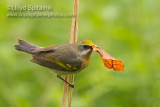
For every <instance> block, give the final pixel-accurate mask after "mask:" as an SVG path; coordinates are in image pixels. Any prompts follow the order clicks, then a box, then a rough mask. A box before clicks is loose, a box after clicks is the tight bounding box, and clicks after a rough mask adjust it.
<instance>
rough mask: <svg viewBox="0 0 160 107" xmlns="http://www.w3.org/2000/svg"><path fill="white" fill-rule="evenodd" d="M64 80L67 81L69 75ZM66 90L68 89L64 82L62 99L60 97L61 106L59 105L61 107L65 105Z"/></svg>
mask: <svg viewBox="0 0 160 107" xmlns="http://www.w3.org/2000/svg"><path fill="white" fill-rule="evenodd" d="M65 80H66V81H69V75H66V78H65ZM67 89H68V84H67V83H66V82H64V88H63V97H62V105H61V107H65V105H66V99H67Z"/></svg>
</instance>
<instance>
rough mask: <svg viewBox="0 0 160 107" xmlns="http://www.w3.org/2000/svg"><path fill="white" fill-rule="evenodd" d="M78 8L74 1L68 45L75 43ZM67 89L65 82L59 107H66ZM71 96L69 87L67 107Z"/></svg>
mask: <svg viewBox="0 0 160 107" xmlns="http://www.w3.org/2000/svg"><path fill="white" fill-rule="evenodd" d="M78 8H79V0H75V3H74V11H73V15H74V17H73V18H72V26H71V32H70V41H69V43H74V42H77V34H78ZM65 80H66V81H68V82H69V75H66V78H65ZM71 83H72V84H74V74H72V75H71ZM67 89H68V84H67V83H66V82H65V83H64V89H63V98H62V105H61V107H65V105H66V98H67ZM72 94H73V88H72V87H70V97H69V98H68V107H71V103H72Z"/></svg>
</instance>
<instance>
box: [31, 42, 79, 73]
mask: <svg viewBox="0 0 160 107" xmlns="http://www.w3.org/2000/svg"><path fill="white" fill-rule="evenodd" d="M32 62H34V63H37V64H39V65H41V66H44V67H48V68H51V69H55V70H59V71H71V72H72V71H77V70H79V69H80V68H81V64H82V62H81V61H80V60H79V59H78V58H77V56H76V55H75V53H74V52H72V48H70V46H65V48H64V46H62V45H60V46H56V47H46V48H45V49H43V50H39V51H37V52H36V54H34V55H33V59H32Z"/></svg>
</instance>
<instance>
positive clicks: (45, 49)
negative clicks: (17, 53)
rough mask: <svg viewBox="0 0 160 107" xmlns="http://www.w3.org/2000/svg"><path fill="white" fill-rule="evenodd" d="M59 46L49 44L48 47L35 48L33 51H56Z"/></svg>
mask: <svg viewBox="0 0 160 107" xmlns="http://www.w3.org/2000/svg"><path fill="white" fill-rule="evenodd" d="M58 48H60V47H59V46H57V45H53V46H48V47H40V48H38V49H36V50H34V51H33V53H35V54H37V53H42V52H54V51H56V50H57V49H58Z"/></svg>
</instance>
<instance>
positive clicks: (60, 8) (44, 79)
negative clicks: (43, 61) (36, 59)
mask: <svg viewBox="0 0 160 107" xmlns="http://www.w3.org/2000/svg"><path fill="white" fill-rule="evenodd" d="M73 3H74V0H68V1H65V0H32V1H31V0H16V1H13V0H1V2H0V107H60V106H61V100H62V93H63V85H64V83H63V82H62V81H61V80H59V79H58V78H57V77H56V75H55V74H54V73H52V71H51V70H49V69H47V68H44V67H41V66H39V65H36V64H34V63H32V62H30V59H31V58H32V57H31V55H28V54H25V53H21V52H18V51H16V50H15V49H14V45H15V44H17V40H18V39H23V40H26V41H28V42H30V43H33V44H36V45H39V46H49V45H55V44H64V43H68V42H69V37H70V29H71V21H72V20H71V18H8V17H7V16H6V15H7V13H9V11H8V10H7V6H8V5H51V6H53V7H54V12H55V13H72V12H73ZM79 9H80V10H79V19H80V20H79V31H78V40H85V39H88V40H92V41H93V42H94V43H95V44H97V45H99V46H100V47H101V48H102V49H104V50H105V51H106V52H108V53H110V54H111V55H112V56H113V57H115V58H117V59H120V60H122V61H123V62H124V64H125V65H126V67H125V71H126V72H116V71H113V70H109V69H107V68H105V67H104V65H103V62H102V61H101V59H100V56H99V54H98V53H96V52H94V53H93V54H92V56H91V60H90V65H89V67H88V68H87V69H85V70H83V71H82V72H80V73H78V74H76V75H75V88H74V93H73V101H72V106H73V107H160V14H159V11H160V1H159V0H100V1H96V0H80V8H79Z"/></svg>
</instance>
